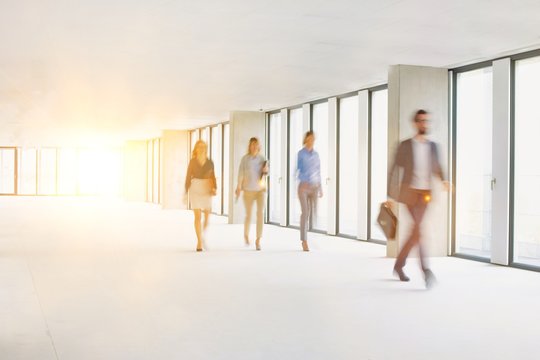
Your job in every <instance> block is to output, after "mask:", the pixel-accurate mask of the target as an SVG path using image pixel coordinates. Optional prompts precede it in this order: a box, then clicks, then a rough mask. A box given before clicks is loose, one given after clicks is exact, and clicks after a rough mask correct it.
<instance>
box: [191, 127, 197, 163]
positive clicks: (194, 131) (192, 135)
mask: <svg viewBox="0 0 540 360" xmlns="http://www.w3.org/2000/svg"><path fill="white" fill-rule="evenodd" d="M189 135H190V146H189V148H190V149H191V151H193V148H194V147H195V143H196V142H197V140H199V130H193V131H191V132H190V133H189ZM189 157H190V158H191V154H189Z"/></svg>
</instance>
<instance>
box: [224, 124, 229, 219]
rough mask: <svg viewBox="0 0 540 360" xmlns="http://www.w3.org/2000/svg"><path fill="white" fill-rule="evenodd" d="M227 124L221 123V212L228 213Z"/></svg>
mask: <svg viewBox="0 0 540 360" xmlns="http://www.w3.org/2000/svg"><path fill="white" fill-rule="evenodd" d="M229 132H230V126H229V124H224V125H223V214H224V215H228V214H229V162H230V161H229V155H230V154H229V137H230V134H229Z"/></svg>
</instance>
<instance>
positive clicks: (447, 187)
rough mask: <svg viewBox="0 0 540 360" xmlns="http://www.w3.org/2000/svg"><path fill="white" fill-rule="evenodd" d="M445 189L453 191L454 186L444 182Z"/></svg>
mask: <svg viewBox="0 0 540 360" xmlns="http://www.w3.org/2000/svg"><path fill="white" fill-rule="evenodd" d="M443 188H444V191H451V190H452V184H450V182H449V181H443Z"/></svg>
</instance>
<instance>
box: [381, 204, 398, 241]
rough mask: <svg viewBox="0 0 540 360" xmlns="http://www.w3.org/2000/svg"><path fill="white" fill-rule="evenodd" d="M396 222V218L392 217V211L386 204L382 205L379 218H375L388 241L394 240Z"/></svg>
mask: <svg viewBox="0 0 540 360" xmlns="http://www.w3.org/2000/svg"><path fill="white" fill-rule="evenodd" d="M397 222H398V220H397V217H396V215H394V212H393V211H392V209H390V207H389V206H388V205H386V203H382V204H381V208H380V210H379V216H378V217H377V223H378V224H379V226H380V227H381V229H382V231H383V232H384V235H385V236H386V238H387V239H388V240H394V239H395V238H396V229H397Z"/></svg>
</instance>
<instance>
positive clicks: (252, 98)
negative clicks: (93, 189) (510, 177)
mask: <svg viewBox="0 0 540 360" xmlns="http://www.w3.org/2000/svg"><path fill="white" fill-rule="evenodd" d="M0 9H1V11H0V54H1V55H0V126H1V128H2V131H1V133H0V139H1V140H2V141H4V142H13V141H18V142H21V141H23V142H25V141H29V140H27V139H35V138H36V136H37V137H39V136H41V137H43V138H46V137H45V136H46V134H53V133H54V134H56V135H59V134H60V135H62V136H63V137H67V136H71V137H72V138H77V139H78V140H81V139H83V140H84V137H88V138H90V137H92V136H102V137H103V136H104V137H103V138H104V139H105V138H119V137H120V138H126V137H140V136H142V135H143V134H150V135H151V134H157V131H158V130H160V129H164V128H190V127H194V126H199V125H204V124H208V123H213V122H218V121H223V120H226V119H227V118H228V112H229V111H230V110H258V109H260V108H262V109H271V108H277V107H283V106H288V105H294V104H299V103H302V102H305V101H308V100H312V99H316V98H320V97H325V96H330V95H335V94H339V93H345V92H348V91H352V90H356V89H360V88H363V87H367V86H370V85H374V84H380V83H384V82H386V74H387V68H388V66H389V65H391V64H398V63H400V64H415V65H430V66H451V65H454V64H462V63H466V62H474V61H477V60H481V59H485V58H491V57H494V56H497V55H499V54H502V53H504V52H507V51H513V50H516V49H524V48H526V47H537V46H538V44H540V26H539V21H538V20H539V17H538V15H539V14H540V2H539V1H538V0H531V1H513V2H510V1H507V0H476V1H470V0H468V1H465V0H457V1H456V0H453V1H450V0H447V1H434V0H407V1H405V0H377V1H373V0H371V1H368V0H353V1H348V0H334V1H320V0H288V1H283V0H273V1H259V0H207V1H201V0H200V1H195V0H193V1H174V0H169V1H166V0H153V1H148V0H78V1H72V0H63V1H62V0H49V1H46V0H0ZM147 136H148V135H147Z"/></svg>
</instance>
